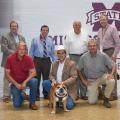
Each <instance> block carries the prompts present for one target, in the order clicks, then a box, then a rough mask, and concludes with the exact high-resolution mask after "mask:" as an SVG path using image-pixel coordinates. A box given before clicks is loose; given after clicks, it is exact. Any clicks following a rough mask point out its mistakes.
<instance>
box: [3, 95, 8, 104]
mask: <svg viewBox="0 0 120 120" xmlns="http://www.w3.org/2000/svg"><path fill="white" fill-rule="evenodd" d="M2 100H3V102H5V103H8V102H10V96H4V97H3V99H2Z"/></svg>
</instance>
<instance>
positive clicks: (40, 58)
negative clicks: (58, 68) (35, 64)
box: [34, 56, 50, 60]
mask: <svg viewBox="0 0 120 120" xmlns="http://www.w3.org/2000/svg"><path fill="white" fill-rule="evenodd" d="M34 59H36V60H50V57H36V56H34Z"/></svg>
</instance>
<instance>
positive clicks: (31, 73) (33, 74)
mask: <svg viewBox="0 0 120 120" xmlns="http://www.w3.org/2000/svg"><path fill="white" fill-rule="evenodd" d="M35 76H36V71H35V69H30V70H29V76H28V77H27V79H26V80H25V81H24V82H23V83H22V86H23V87H24V88H25V87H26V84H27V83H28V82H29V81H30V80H31V79H32V78H33V77H35Z"/></svg>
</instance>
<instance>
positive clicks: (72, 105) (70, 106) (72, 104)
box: [67, 102, 75, 110]
mask: <svg viewBox="0 0 120 120" xmlns="http://www.w3.org/2000/svg"><path fill="white" fill-rule="evenodd" d="M74 106H75V105H74V103H73V102H68V103H67V109H68V110H71V109H73V107H74Z"/></svg>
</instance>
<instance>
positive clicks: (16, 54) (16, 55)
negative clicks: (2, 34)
mask: <svg viewBox="0 0 120 120" xmlns="http://www.w3.org/2000/svg"><path fill="white" fill-rule="evenodd" d="M15 57H16V60H17V61H22V60H23V59H24V57H25V55H24V56H23V58H22V59H21V60H20V59H19V58H18V53H17V52H16V53H15Z"/></svg>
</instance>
